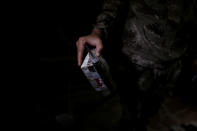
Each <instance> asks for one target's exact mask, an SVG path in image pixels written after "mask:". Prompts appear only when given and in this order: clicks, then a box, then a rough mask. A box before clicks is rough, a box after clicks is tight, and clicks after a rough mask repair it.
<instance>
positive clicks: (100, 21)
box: [95, 0, 127, 38]
mask: <svg viewBox="0 0 197 131" xmlns="http://www.w3.org/2000/svg"><path fill="white" fill-rule="evenodd" d="M126 2H127V0H104V3H103V6H102V11H101V13H100V15H99V16H98V17H97V19H96V24H95V27H96V28H98V29H100V30H101V31H102V33H103V36H104V38H106V37H107V35H108V32H109V29H110V28H112V26H113V25H114V23H115V21H116V20H117V19H118V17H119V15H121V12H122V10H123V9H124V7H125V5H126Z"/></svg>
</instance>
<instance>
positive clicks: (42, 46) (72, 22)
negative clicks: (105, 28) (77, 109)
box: [36, 0, 102, 128]
mask: <svg viewBox="0 0 197 131" xmlns="http://www.w3.org/2000/svg"><path fill="white" fill-rule="evenodd" d="M101 3H102V1H101V0H91V1H90V0H82V1H78V0H72V1H69V2H68V1H64V2H62V3H46V4H45V5H43V7H42V9H43V12H40V14H41V19H40V21H39V23H40V25H41V26H40V30H38V33H39V34H41V36H40V37H41V40H40V41H39V42H38V43H39V50H40V52H39V53H40V74H39V79H40V84H39V90H38V97H37V98H38V99H37V103H36V112H37V114H38V117H39V122H40V124H41V125H42V126H44V128H47V127H49V124H52V123H54V121H55V116H56V115H58V114H61V113H68V108H69V107H68V90H69V88H71V87H70V86H71V85H70V83H76V82H78V83H79V81H83V80H84V79H85V78H84V77H83V76H82V75H83V74H82V72H81V70H80V69H79V67H78V66H77V61H76V45H75V42H76V40H77V39H78V37H79V36H82V35H87V34H88V33H90V31H91V29H92V27H93V26H92V25H93V24H94V22H95V19H96V16H97V15H98V13H99V11H100V9H101ZM81 78H84V79H83V80H81ZM52 125H53V124H52Z"/></svg>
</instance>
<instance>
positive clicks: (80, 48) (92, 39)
mask: <svg viewBox="0 0 197 131" xmlns="http://www.w3.org/2000/svg"><path fill="white" fill-rule="evenodd" d="M86 44H89V45H91V46H94V47H96V55H97V56H100V55H101V51H102V49H103V44H102V40H101V38H100V31H99V30H98V29H94V30H93V32H92V33H91V34H90V35H87V36H83V37H80V38H79V40H78V41H77V42H76V45H77V59H78V66H80V65H81V63H82V57H83V53H84V49H85V45H86Z"/></svg>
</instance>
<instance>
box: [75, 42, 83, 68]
mask: <svg viewBox="0 0 197 131" xmlns="http://www.w3.org/2000/svg"><path fill="white" fill-rule="evenodd" d="M77 49H78V51H77V52H78V66H80V65H81V63H82V57H83V53H84V49H85V43H84V41H79V42H78V47H77Z"/></svg>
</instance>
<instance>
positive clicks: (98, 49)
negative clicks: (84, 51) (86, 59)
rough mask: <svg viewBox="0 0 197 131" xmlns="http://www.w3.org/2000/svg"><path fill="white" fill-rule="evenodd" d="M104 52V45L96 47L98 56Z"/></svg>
mask: <svg viewBox="0 0 197 131" xmlns="http://www.w3.org/2000/svg"><path fill="white" fill-rule="evenodd" d="M102 50H103V45H102V44H99V45H97V46H96V55H97V56H100V55H101V52H102Z"/></svg>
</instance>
